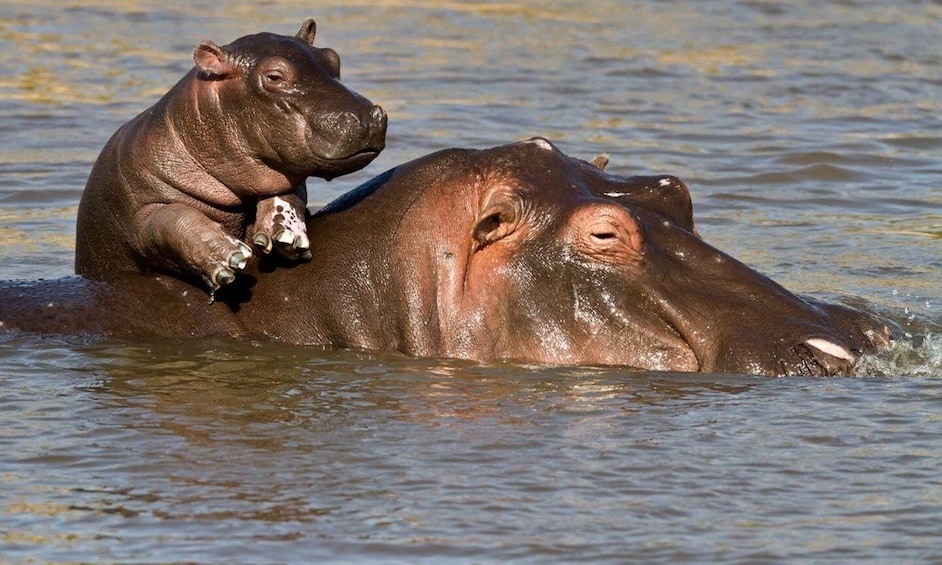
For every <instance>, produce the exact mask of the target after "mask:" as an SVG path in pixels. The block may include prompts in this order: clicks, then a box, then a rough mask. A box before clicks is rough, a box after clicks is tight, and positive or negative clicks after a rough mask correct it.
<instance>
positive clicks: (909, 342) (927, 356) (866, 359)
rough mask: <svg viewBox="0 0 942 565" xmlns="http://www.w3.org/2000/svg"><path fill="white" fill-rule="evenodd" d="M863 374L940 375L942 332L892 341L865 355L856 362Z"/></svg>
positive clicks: (941, 367)
mask: <svg viewBox="0 0 942 565" xmlns="http://www.w3.org/2000/svg"><path fill="white" fill-rule="evenodd" d="M857 374H858V375H859V376H863V377H891V376H893V377H942V335H933V334H926V335H923V336H919V335H917V336H913V337H911V338H910V337H907V339H902V340H897V341H894V342H893V344H892V345H891V346H890V347H889V348H888V349H886V350H884V351H881V352H879V353H876V354H870V355H865V356H863V357H862V358H861V359H860V362H859V363H858V364H857Z"/></svg>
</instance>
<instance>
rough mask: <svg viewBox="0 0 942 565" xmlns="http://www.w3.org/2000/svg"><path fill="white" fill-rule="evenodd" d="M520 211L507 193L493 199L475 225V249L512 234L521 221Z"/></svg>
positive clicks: (482, 247) (477, 249)
mask: <svg viewBox="0 0 942 565" xmlns="http://www.w3.org/2000/svg"><path fill="white" fill-rule="evenodd" d="M519 219H520V213H519V211H518V210H517V206H515V205H514V201H513V200H511V199H510V198H509V197H507V196H506V195H500V196H497V197H496V198H494V199H492V201H491V202H489V203H488V205H487V206H485V207H484V210H483V211H482V212H481V215H480V216H479V217H478V222H477V224H476V225H475V226H474V241H475V244H476V245H475V250H476V251H479V250H481V249H484V248H485V247H487V246H488V245H490V244H492V243H494V242H496V241H499V240H501V239H503V238H505V237H507V236H508V235H510V234H512V233H513V232H514V230H516V228H517V224H518V223H519Z"/></svg>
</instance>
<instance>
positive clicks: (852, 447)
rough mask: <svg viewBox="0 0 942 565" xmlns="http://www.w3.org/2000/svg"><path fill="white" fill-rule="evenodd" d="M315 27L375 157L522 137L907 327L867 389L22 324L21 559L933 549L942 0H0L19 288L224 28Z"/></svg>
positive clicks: (5, 184) (0, 550)
mask: <svg viewBox="0 0 942 565" xmlns="http://www.w3.org/2000/svg"><path fill="white" fill-rule="evenodd" d="M307 16H314V17H316V18H317V20H318V43H319V44H320V45H326V46H331V47H333V48H335V49H337V50H338V51H339V52H340V54H341V57H342V58H343V76H344V80H345V82H347V83H348V84H349V85H351V86H352V87H353V88H355V89H357V90H358V91H360V92H362V93H363V94H365V95H367V96H368V97H369V98H371V99H372V100H374V101H376V102H378V103H381V104H382V105H383V106H384V107H385V108H386V110H387V111H388V112H389V115H390V128H389V136H388V144H387V145H388V148H387V149H386V151H385V152H384V153H383V154H382V155H381V156H380V157H379V158H378V159H377V160H376V162H375V163H373V164H371V165H370V166H369V167H367V169H366V170H364V171H361V172H359V173H356V174H353V175H350V176H349V177H345V178H342V179H337V180H335V181H333V182H331V183H324V182H322V181H314V182H312V183H311V185H310V188H311V200H312V206H313V207H317V206H318V205H321V204H324V203H326V202H329V201H330V200H332V199H333V198H335V197H336V196H338V195H340V194H342V193H344V192H345V191H347V190H349V189H351V188H353V187H355V186H356V185H357V184H359V183H360V182H363V181H364V180H366V179H368V178H370V177H372V176H373V175H376V174H379V173H380V172H382V171H384V170H385V169H387V168H389V167H391V166H394V165H396V164H398V163H401V162H404V161H407V160H409V159H413V158H415V157H418V156H421V155H424V154H426V153H428V152H431V151H435V150H438V149H442V148H445V147H453V146H459V147H489V146H493V145H498V144H503V143H508V142H512V141H516V140H520V139H523V138H527V137H530V136H534V135H542V136H545V137H548V138H550V139H552V140H553V141H554V142H556V143H557V144H558V145H559V146H560V147H561V148H562V149H563V150H564V151H566V152H567V153H569V154H572V155H576V156H582V157H585V158H589V157H592V156H594V155H595V154H598V153H603V152H604V153H608V154H610V155H611V159H612V161H611V164H610V165H609V170H610V171H612V172H614V173H616V174H626V175H627V174H656V173H669V174H674V175H677V176H679V177H681V178H683V179H684V180H685V181H686V182H687V183H688V185H689V186H690V187H691V191H692V193H693V197H694V205H695V215H696V219H697V222H698V225H699V229H700V231H701V233H702V235H703V236H704V238H705V239H707V241H709V242H711V243H712V244H714V245H716V246H717V247H719V248H721V249H723V250H725V251H727V252H729V253H731V254H732V255H734V256H736V257H738V258H740V259H742V260H744V261H745V262H746V263H748V264H750V265H752V266H753V267H755V268H757V269H758V270H760V271H762V272H764V273H766V274H768V275H770V276H772V277H773V278H774V279H776V280H778V281H780V282H782V283H783V284H784V285H785V286H787V287H789V288H791V289H793V290H796V291H799V292H803V293H808V294H811V295H814V296H817V297H820V298H825V299H829V300H834V301H839V302H844V303H847V304H852V305H855V306H858V307H862V308H865V309H867V310H870V311H872V312H875V313H877V314H880V315H882V316H885V317H886V318H887V319H888V320H889V321H890V322H891V323H892V324H894V325H895V326H896V328H897V329H898V333H899V335H900V338H901V339H900V340H899V342H898V343H897V345H896V346H894V348H893V349H892V350H891V351H889V352H886V353H883V354H880V355H878V356H874V357H871V358H868V359H865V360H864V363H863V367H862V369H861V373H862V375H861V376H859V377H855V378H836V379H814V378H786V379H768V378H759V377H752V376H729V375H674V374H652V373H638V372H632V371H625V370H616V369H599V368H546V367H529V366H520V365H510V364H498V365H489V366H481V365H476V364H471V363H464V362H458V361H449V360H415V359H408V358H403V357H400V356H397V355H392V354H382V353H370V352H331V351H320V350H309V349H299V348H291V347H285V346H281V345H277V344H272V343H266V342H241V343H233V342H231V341H226V340H196V341H153V342H123V341H109V342H95V341H87V340H80V339H56V338H38V337H32V336H17V335H3V336H0V391H2V393H0V561H5V562H13V563H18V562H134V563H153V562H161V563H165V562H197V563H220V562H239V563H253V562H255V563H270V562H313V561H317V560H321V561H332V562H338V561H339V562H370V561H376V562H403V563H415V562H423V561H425V562H434V563H442V562H456V563H464V562H506V561H518V562H540V563H543V562H551V561H563V562H572V561H576V560H585V561H604V562H611V561H638V562H645V563H651V562H668V563H678V562H730V563H732V562H735V563H742V562H749V563H756V562H775V563H781V562H796V563H797V562H800V563H808V562H818V561H831V562H851V561H865V562H889V561H892V562H913V563H916V562H918V563H923V562H930V561H935V560H940V559H942V549H939V544H938V542H937V536H936V531H937V529H938V523H939V521H940V519H942V472H940V471H939V469H940V468H942V457H940V455H939V454H940V453H942V439H939V438H940V437H942V434H940V433H939V430H940V426H942V423H940V419H942V418H940V413H942V392H940V381H937V380H936V379H940V378H942V134H940V133H939V132H940V131H942V78H940V77H942V50H940V49H939V46H940V43H939V39H938V38H939V37H942V6H940V4H939V3H938V2H928V1H927V2H908V3H906V4H905V5H897V3H891V2H869V3H856V2H843V1H831V2H814V3H812V2H751V1H738V2H737V1H732V0H721V1H716V2H710V3H703V2H689V1H680V0H678V1H671V2H663V1H653V0H652V1H639V2H631V3H624V2H615V1H610V2H609V1H601V0H594V1H588V2H586V1H581V2H555V3H553V4H552V6H551V7H547V6H546V5H545V3H541V2H512V3H511V2H499V1H495V2H462V1H450V2H431V1H423V0H402V1H394V0H380V1H370V2H367V1H352V2H351V1H343V2H341V1H332V0H328V1H323V2H318V3H316V4H315V5H308V6H299V5H298V4H297V3H296V2H288V1H281V0H278V1H268V2H253V3H246V4H237V5H236V4H233V5H228V4H225V3H220V2H202V1H197V2H191V3H188V4H187V5H183V4H180V5H176V4H174V3H168V2H148V1H144V2H122V1H112V2H104V1H100V2H93V1H81V0H77V1H70V0H65V1H53V0H34V1H32V2H29V3H21V2H0V70H2V73H0V278H3V279H12V278H19V279H35V278H54V277H59V276H64V275H67V274H70V273H71V272H72V259H73V251H72V250H73V245H74V237H75V228H74V218H75V213H76V209H77V204H78V200H79V197H80V195H81V191H82V188H83V186H84V182H85V178H86V176H87V175H88V171H89V169H90V167H91V164H92V162H93V161H94V159H95V158H96V157H97V155H98V152H99V151H100V149H101V147H102V146H103V145H104V143H105V141H106V140H107V139H108V137H109V136H110V135H111V133H112V132H113V131H114V130H115V129H116V128H117V127H118V126H119V125H120V124H122V123H123V122H125V121H127V120H128V119H129V118H131V117H132V116H134V115H135V114H137V113H138V112H140V111H141V110H143V109H144V108H146V107H147V106H148V105H150V104H152V103H153V102H154V101H155V100H156V99H157V98H158V97H159V96H160V95H161V94H162V93H164V92H165V91H166V90H167V89H168V88H169V87H170V86H171V85H172V84H173V83H174V82H176V81H177V80H178V79H179V77H180V76H182V74H183V73H185V72H186V71H187V70H188V69H189V68H190V66H191V64H192V60H191V58H190V56H191V52H192V49H193V47H194V46H195V45H196V44H197V43H198V42H199V41H201V40H204V39H212V40H214V41H216V42H217V43H226V42H228V41H231V40H232V39H234V38H236V37H238V36H240V35H244V34H246V33H253V32H256V31H261V30H263V29H264V30H268V31H276V32H280V33H292V32H294V31H295V30H296V29H297V27H298V25H299V24H300V22H301V21H302V20H303V19H304V18H305V17H307Z"/></svg>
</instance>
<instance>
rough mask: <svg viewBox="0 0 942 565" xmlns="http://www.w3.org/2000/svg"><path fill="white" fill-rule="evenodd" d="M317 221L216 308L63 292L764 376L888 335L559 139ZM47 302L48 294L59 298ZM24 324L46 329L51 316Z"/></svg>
mask: <svg viewBox="0 0 942 565" xmlns="http://www.w3.org/2000/svg"><path fill="white" fill-rule="evenodd" d="M307 227H308V231H309V232H310V233H311V234H312V238H311V239H312V250H313V254H314V260H313V261H312V262H311V263H308V264H302V265H298V266H296V267H294V268H291V269H272V268H270V267H271V266H270V265H266V264H264V263H263V264H261V265H260V270H255V271H252V272H253V274H254V278H255V281H254V282H255V284H254V285H253V284H242V283H240V282H237V283H235V284H234V285H232V286H231V287H227V288H226V289H225V290H224V293H223V294H221V295H220V296H219V299H220V300H221V301H223V302H224V303H226V304H228V306H229V308H228V309H227V308H226V306H224V305H222V304H216V305H215V306H212V307H210V306H206V305H205V304H203V303H202V302H200V299H201V295H200V293H198V292H189V290H192V289H190V288H189V287H187V286H186V285H185V284H184V283H182V282H180V281H176V280H174V279H169V278H163V279H159V280H158V279H154V278H148V277H140V276H139V277H137V278H133V279H129V280H127V281H123V282H120V283H115V284H114V286H112V287H109V288H103V287H101V286H100V284H99V286H98V287H96V288H95V289H94V291H93V292H92V291H87V290H86V291H83V292H84V294H82V293H72V294H73V295H75V296H76V297H77V298H75V299H74V300H72V301H71V303H70V305H65V306H63V305H62V301H61V298H59V299H58V300H59V302H58V303H55V304H54V306H55V310H56V311H58V312H59V313H60V314H59V317H60V320H59V322H57V323H59V324H60V327H76V328H81V327H88V325H89V323H90V322H89V320H92V319H95V320H98V319H102V320H105V321H103V322H99V321H95V322H94V324H95V325H96V328H95V329H99V330H104V331H106V332H110V333H113V334H125V335H127V334H131V335H135V334H146V333H148V332H149V333H151V334H153V333H157V334H160V335H190V334H205V333H213V332H229V333H233V332H234V330H233V328H240V330H239V331H248V332H251V333H262V334H265V335H267V336H270V337H271V338H274V339H277V340H281V341H287V342H292V343H297V344H310V345H331V346H338V347H354V348H363V349H384V350H397V351H400V352H403V353H405V354H408V355H413V356H423V357H455V358H465V359H472V360H480V361H493V360H504V359H506V360H514V361H523V362H535V363H547V364H567V365H621V366H630V367H634V368H640V369H651V370H665V371H708V372H735V373H753V374H767V375H785V374H837V373H842V374H846V373H850V372H852V369H853V364H854V362H855V360H856V359H857V358H858V357H859V355H860V354H861V353H863V352H866V351H868V350H870V349H872V348H874V347H876V346H879V345H884V344H886V343H888V336H889V334H888V330H887V329H886V327H885V326H884V325H883V324H881V323H880V322H878V321H877V320H875V319H873V318H872V317H871V316H869V315H866V314H863V313H861V312H857V311H855V310H851V309H849V308H846V307H842V306H834V305H825V304H821V303H818V302H815V301H812V300H808V299H804V298H800V297H798V296H796V295H794V294H792V293H790V292H788V291H787V290H785V289H784V288H782V287H781V286H779V285H778V284H776V283H774V282H772V281H771V280H769V279H768V278H766V277H764V276H762V275H761V274H759V273H757V272H755V271H753V270H751V269H750V268H748V267H747V266H745V265H743V264H742V263H740V262H738V261H736V260H735V259H733V258H732V257H730V256H728V255H726V254H724V253H722V252H721V251H718V250H716V249H715V248H713V247H711V246H709V245H708V244H707V243H705V242H704V241H703V240H702V239H701V238H700V237H699V236H698V235H697V232H696V229H695V227H694V223H693V216H692V211H691V200H690V195H689V193H688V191H687V188H686V187H685V186H684V184H683V183H682V182H680V181H679V180H677V179H676V178H674V177H669V176H654V177H631V178H620V177H615V176H611V175H608V174H606V173H604V172H603V171H602V170H601V169H600V168H599V167H598V166H596V165H595V164H591V163H588V162H585V161H581V160H578V159H574V158H571V157H567V156H566V155H564V154H563V153H561V152H560V151H559V150H558V149H556V148H555V147H554V146H553V145H552V144H551V143H550V142H548V141H546V140H544V139H533V140H531V141H528V142H524V143H518V144H513V145H506V146H501V147H495V148H492V149H486V150H467V149H450V150H446V151H442V152H438V153H434V154H432V155H429V156H426V157H423V158H420V159H418V160H416V161H413V162H411V163H407V164H405V165H402V166H400V167H397V168H395V169H393V170H391V171H389V172H387V173H385V174H383V175H380V176H379V177H377V178H376V179H374V180H372V181H370V182H368V183H366V184H365V185H363V186H361V187H360V188H358V189H356V190H354V191H353V192H351V193H349V194H348V195H346V196H344V197H342V198H340V199H339V200H337V201H335V202H334V203H332V204H330V205H328V206H327V207H326V208H324V209H323V210H321V211H320V212H319V213H317V214H315V215H314V216H313V217H312V218H311V219H310V220H309V222H308V226H307ZM243 282H244V281H243ZM20 290H21V296H20V297H21V298H22V296H24V294H23V293H22V289H20ZM7 294H9V291H5V292H4V293H0V304H8V303H9V302H10V301H9V300H3V298H4V296H5V295H7ZM27 294H28V293H27ZM41 294H42V293H38V294H37V295H36V297H34V299H33V302H35V303H38V304H41V303H42V302H43V301H45V300H50V296H49V295H48V294H47V295H41ZM61 294H62V293H61V292H60V293H59V295H60V297H61ZM140 301H145V302H148V303H153V304H160V305H161V308H162V310H158V309H157V308H152V309H150V310H148V312H150V314H149V315H150V320H147V321H146V322H144V321H140V320H138V318H139V317H140V316H139V315H138V314H133V313H132V314H129V313H128V312H130V311H133V310H134V309H135V308H138V310H140V308H139V307H137V306H135V305H137V304H140ZM89 304H91V305H92V306H88V305H89ZM4 309H6V312H4ZM213 309H215V310H213ZM35 310H36V309H35V308H34V311H35ZM46 310H47V311H48V310H49V308H46ZM104 310H107V312H106V313H104V314H102V312H103V311H104ZM64 311H68V312H70V313H69V314H68V315H67V316H66V317H67V318H68V319H69V320H72V321H71V322H69V321H66V322H64V321H62V320H61V318H62V312H64ZM90 311H91V312H93V313H94V316H92V315H89V312H90ZM23 318H24V319H26V318H29V323H30V324H33V326H34V327H39V326H37V320H38V319H39V318H37V317H36V316H35V312H34V315H33V317H32V318H30V317H29V316H23ZM4 320H12V318H11V317H10V307H9V306H3V307H0V321H4ZM75 320H80V322H75ZM17 323H19V324H22V323H23V322H22V321H20V322H17ZM69 324H73V325H72V326H69ZM10 325H16V324H10V323H7V326H10ZM40 325H41V324H40ZM48 325H49V324H47V326H48Z"/></svg>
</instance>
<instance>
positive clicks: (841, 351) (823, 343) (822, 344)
mask: <svg viewBox="0 0 942 565" xmlns="http://www.w3.org/2000/svg"><path fill="white" fill-rule="evenodd" d="M805 345H810V346H811V347H814V348H815V349H817V350H819V351H823V352H825V353H827V354H828V355H830V356H831V357H837V358H838V359H844V360H845V361H850V362H851V363H853V362H854V356H853V354H852V353H851V352H850V351H847V349H846V348H844V347H843V346H840V345H838V344H836V343H833V342H830V341H828V340H826V339H820V338H817V337H813V338H811V339H809V340H806V341H805Z"/></svg>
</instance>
